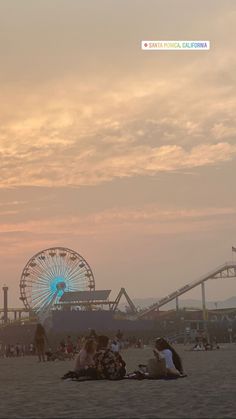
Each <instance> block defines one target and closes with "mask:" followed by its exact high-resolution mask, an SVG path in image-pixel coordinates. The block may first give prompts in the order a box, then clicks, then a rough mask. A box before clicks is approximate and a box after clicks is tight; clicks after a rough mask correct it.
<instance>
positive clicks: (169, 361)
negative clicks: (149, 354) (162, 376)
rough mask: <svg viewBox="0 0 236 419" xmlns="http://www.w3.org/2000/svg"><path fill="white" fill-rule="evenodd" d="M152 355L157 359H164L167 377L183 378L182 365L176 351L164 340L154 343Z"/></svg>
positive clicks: (157, 340) (160, 339)
mask: <svg viewBox="0 0 236 419" xmlns="http://www.w3.org/2000/svg"><path fill="white" fill-rule="evenodd" d="M154 354H155V356H156V357H157V358H158V359H163V358H164V359H165V364H166V371H167V375H170V376H183V375H184V372H183V365H182V361H181V358H180V356H179V355H178V353H177V352H176V350H175V349H174V348H173V347H172V346H171V345H170V344H169V343H168V342H167V340H166V339H164V338H158V339H156V342H155V349H154Z"/></svg>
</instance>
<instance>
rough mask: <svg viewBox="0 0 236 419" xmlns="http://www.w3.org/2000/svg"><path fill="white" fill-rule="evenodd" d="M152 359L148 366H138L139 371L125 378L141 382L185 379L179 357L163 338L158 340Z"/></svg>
mask: <svg viewBox="0 0 236 419" xmlns="http://www.w3.org/2000/svg"><path fill="white" fill-rule="evenodd" d="M153 353H154V355H155V358H154V359H150V360H149V361H148V365H143V364H140V365H139V369H138V370H136V371H134V372H133V373H129V374H128V375H127V376H126V377H125V378H130V379H138V380H142V379H145V378H148V379H158V378H166V379H168V378H179V377H185V376H186V375H185V374H184V372H183V366H182V361H181V358H180V356H179V355H178V354H177V352H176V350H175V349H174V348H173V347H172V346H171V345H170V344H169V343H168V342H167V340H166V339H164V338H158V339H156V342H155V348H154V350H153Z"/></svg>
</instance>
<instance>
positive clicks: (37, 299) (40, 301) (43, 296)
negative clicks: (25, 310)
mask: <svg viewBox="0 0 236 419" xmlns="http://www.w3.org/2000/svg"><path fill="white" fill-rule="evenodd" d="M53 294H54V293H47V294H41V295H39V296H38V297H35V298H32V302H33V304H34V306H35V307H37V306H38V305H40V306H41V305H42V304H43V303H44V302H45V301H50V300H51V298H52V296H53Z"/></svg>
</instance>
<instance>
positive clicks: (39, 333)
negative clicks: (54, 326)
mask: <svg viewBox="0 0 236 419" xmlns="http://www.w3.org/2000/svg"><path fill="white" fill-rule="evenodd" d="M46 341H47V342H48V338H47V335H46V332H45V330H44V327H43V326H42V325H41V324H40V323H38V324H37V327H36V331H35V335H34V343H35V347H36V350H37V353H38V358H39V362H41V361H42V360H43V362H45V343H46Z"/></svg>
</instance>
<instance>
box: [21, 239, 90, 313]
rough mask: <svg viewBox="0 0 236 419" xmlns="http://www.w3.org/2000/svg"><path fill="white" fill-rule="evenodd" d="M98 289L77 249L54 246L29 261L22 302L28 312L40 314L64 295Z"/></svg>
mask: <svg viewBox="0 0 236 419" xmlns="http://www.w3.org/2000/svg"><path fill="white" fill-rule="evenodd" d="M94 289H95V281H94V276H93V273H92V270H91V268H90V266H89V264H88V263H87V262H86V260H85V259H84V258H83V257H82V256H81V255H79V253H77V252H75V251H74V250H71V249H67V248H65V247H52V248H50V249H45V250H42V251H41V252H39V253H37V254H36V255H34V256H33V257H32V258H31V259H30V260H29V261H28V262H27V264H26V266H25V267H24V269H23V272H22V275H21V279H20V300H22V301H23V303H24V306H25V307H26V308H27V309H28V310H32V311H35V312H40V311H43V310H45V309H47V308H48V307H51V306H52V305H53V304H55V303H58V302H59V300H60V298H61V296H62V295H63V293H64V292H69V291H86V290H88V291H89V290H90V291H93V290H94Z"/></svg>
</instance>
